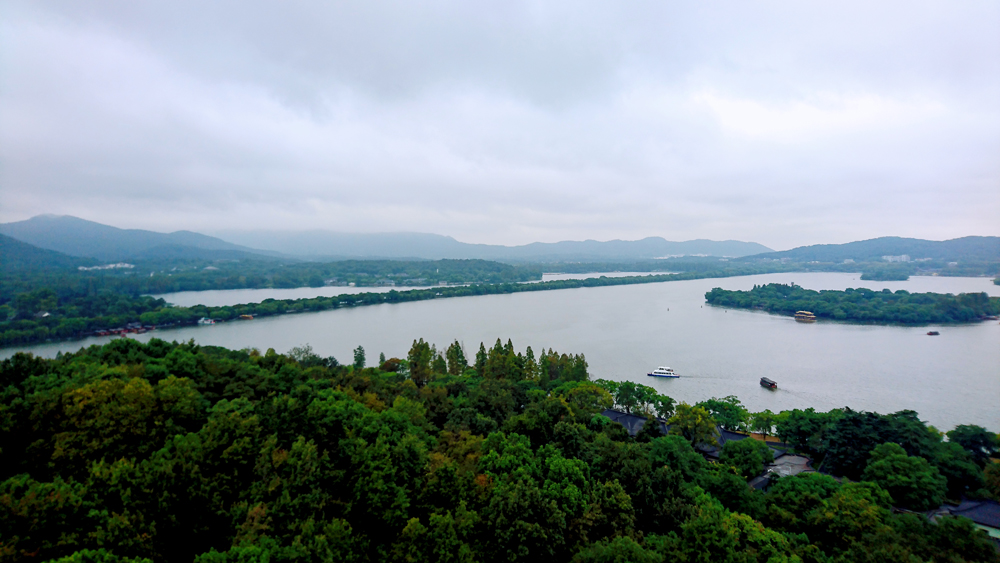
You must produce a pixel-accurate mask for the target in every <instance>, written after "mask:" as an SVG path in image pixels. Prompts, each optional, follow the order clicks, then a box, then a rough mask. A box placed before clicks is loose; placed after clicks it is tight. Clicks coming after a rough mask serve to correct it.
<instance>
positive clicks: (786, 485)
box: [0, 339, 1000, 563]
mask: <svg viewBox="0 0 1000 563" xmlns="http://www.w3.org/2000/svg"><path fill="white" fill-rule="evenodd" d="M470 356H471V357H470ZM366 363H367V362H366V354H365V352H364V350H363V349H362V348H360V347H359V348H357V349H356V350H355V354H354V363H353V364H352V365H346V366H345V365H341V364H340V363H339V362H338V361H337V360H336V359H335V358H332V357H327V358H323V357H320V356H318V355H317V354H315V353H314V352H313V351H312V349H311V348H309V347H308V346H305V347H302V348H296V349H293V350H291V351H290V352H289V353H287V354H278V353H276V352H275V351H274V350H267V351H266V352H263V353H262V352H260V351H258V350H240V351H235V350H227V349H224V348H218V347H203V346H198V345H196V344H195V343H194V342H187V343H176V342H174V343H168V342H165V341H162V340H158V339H153V340H151V341H149V342H148V343H145V344H144V343H140V342H137V341H135V340H131V339H121V340H115V341H113V342H110V343H108V344H106V345H104V346H91V347H89V348H86V349H81V350H80V351H78V352H76V353H71V354H62V355H60V356H57V357H56V358H55V359H51V360H47V359H41V358H38V357H34V356H32V355H30V354H24V353H19V354H16V355H14V356H13V357H11V358H9V359H6V360H3V361H2V362H0V393H2V395H3V396H2V398H0V452H2V456H3V463H2V464H0V561H5V562H6V561H12V562H13V561H59V562H64V563H69V562H85V561H87V562H89V561H97V562H102V563H115V562H118V563H121V562H147V561H164V562H167V561H170V562H174V561H194V562H196V563H221V562H264V561H270V562H275V563H278V562H286V561H287V562H292V561H295V562H300V561H394V562H395V561H399V562H416V561H421V562H423V561H426V562H446V561H447V562H456V561H457V562H472V561H480V562H484V563H492V562H501V561H553V562H563V561H575V562H580V563H584V562H608V561H640V562H651V563H659V562H668V561H704V562H707V561H733V562H747V563H749V562H760V563H764V562H768V563H776V562H817V563H828V562H830V563H832V562H855V561H871V562H875V561H909V562H924V561H926V562H929V561H948V562H953V563H961V562H973V561H976V562H997V561H1000V558H998V555H997V552H996V550H995V549H994V547H993V545H992V544H991V543H990V541H989V539H988V537H987V536H986V534H985V533H984V532H983V531H981V530H979V529H977V528H976V527H975V526H974V525H973V524H972V522H971V521H969V520H966V519H963V518H957V517H950V516H944V517H941V518H938V519H936V520H933V521H932V520H930V519H928V518H927V517H925V516H924V515H922V514H913V513H895V512H893V511H891V510H890V507H892V506H897V507H908V508H912V509H918V510H921V509H924V508H927V507H929V506H933V505H935V504H936V503H938V502H939V501H940V500H941V499H942V498H945V497H947V498H957V497H958V496H960V495H967V496H990V495H992V496H994V497H996V495H998V494H1000V475H998V471H997V469H998V467H1000V465H998V464H996V463H991V462H990V456H991V455H994V454H996V451H997V436H996V435H995V434H992V433H990V432H988V431H987V430H985V429H983V428H979V427H977V426H959V427H957V428H955V429H953V430H952V431H951V432H949V433H948V434H947V439H945V435H943V434H942V433H940V432H939V431H937V430H936V429H934V428H932V427H929V426H927V425H925V424H924V423H923V422H921V421H920V420H919V419H918V418H917V415H916V413H913V412H910V411H904V412H900V413H895V414H891V415H879V414H876V413H869V412H858V411H853V410H850V409H838V410H835V411H831V412H827V413H817V412H814V411H812V410H804V411H790V412H784V413H777V414H773V415H770V416H768V415H767V413H757V414H755V415H751V414H749V413H747V412H746V411H745V409H744V408H743V407H742V405H740V403H739V401H738V400H736V399H735V398H733V397H725V398H722V399H710V400H708V401H705V402H702V403H699V404H697V405H688V404H684V403H680V404H675V402H674V401H673V400H672V399H670V398H669V397H665V396H662V395H658V394H657V393H656V392H655V391H651V390H649V389H648V388H644V387H643V386H638V387H635V386H633V387H631V388H629V387H628V386H625V385H624V384H612V383H610V382H606V381H601V382H594V381H591V380H590V376H589V374H588V372H587V363H586V359H585V358H584V357H583V356H582V355H579V354H565V353H558V352H555V351H553V350H546V351H542V352H541V353H539V354H537V355H536V354H535V353H534V352H533V351H532V349H531V348H528V349H526V350H524V351H523V352H521V351H515V349H514V346H513V344H512V343H511V342H510V341H507V343H506V344H504V343H502V342H501V341H500V340H497V342H496V344H495V345H494V346H493V347H492V348H490V349H487V348H486V347H485V346H484V345H482V344H481V345H480V346H479V349H478V351H477V352H476V353H475V354H474V355H473V354H469V355H467V354H466V351H465V350H464V349H463V347H462V346H461V345H459V343H458V342H454V343H452V344H450V345H449V346H448V347H446V348H444V349H443V350H439V349H437V348H436V347H435V346H432V345H431V344H429V343H427V342H424V341H423V340H422V339H420V340H416V341H414V342H413V346H412V347H411V348H410V350H409V352H408V354H406V357H405V358H388V359H384V356H380V358H379V365H377V366H374V367H367V366H366ZM470 364H471V365H470ZM612 405H617V407H618V408H622V409H628V410H630V411H631V412H633V413H636V414H639V415H647V416H654V415H659V416H662V417H665V418H667V420H669V422H670V425H671V426H670V432H671V434H670V435H667V436H662V435H659V430H658V428H659V425H658V424H646V425H645V426H644V427H643V430H642V431H641V432H639V434H638V435H637V436H635V437H630V436H629V434H628V433H627V432H626V431H625V429H624V428H623V427H622V426H620V425H619V424H617V423H614V422H612V421H611V420H610V419H609V418H607V417H605V416H603V415H602V414H601V413H602V412H603V411H604V409H606V408H608V407H610V406H612ZM715 422H719V423H722V424H724V425H725V426H726V427H729V428H733V429H740V428H746V427H747V425H751V426H753V425H757V426H759V427H765V426H766V428H767V430H768V431H769V432H774V433H777V434H778V435H779V436H781V437H782V439H783V440H785V441H786V442H788V443H789V444H791V445H793V446H794V447H795V448H796V449H799V450H800V451H803V452H806V453H808V454H810V455H812V456H814V458H815V459H816V463H817V465H818V466H819V467H820V468H821V469H822V470H823V471H824V472H825V473H805V474H801V475H798V476H794V477H783V478H780V479H778V480H777V482H776V483H775V484H773V485H772V486H771V487H770V489H769V490H768V491H767V492H766V493H761V492H759V491H757V490H754V489H753V488H751V487H749V486H748V484H747V481H746V479H747V477H749V476H752V475H753V474H755V473H757V472H758V471H759V470H760V469H761V467H762V465H763V463H765V462H766V461H767V460H768V456H769V455H770V450H769V449H767V448H766V447H761V446H762V444H761V443H759V442H757V441H756V440H753V439H746V440H741V441H738V442H729V443H727V444H726V446H725V447H724V449H723V451H722V456H721V458H720V462H718V463H709V462H707V461H706V459H705V458H704V457H702V455H700V454H699V453H698V452H697V450H696V447H697V446H699V445H701V444H702V443H703V442H706V441H710V440H712V439H713V438H712V436H711V435H710V434H706V433H705V432H704V431H703V429H704V427H705V426H706V425H711V426H713V427H714V424H715ZM827 473H828V474H827Z"/></svg>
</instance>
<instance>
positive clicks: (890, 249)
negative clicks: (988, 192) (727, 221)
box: [743, 237, 1000, 262]
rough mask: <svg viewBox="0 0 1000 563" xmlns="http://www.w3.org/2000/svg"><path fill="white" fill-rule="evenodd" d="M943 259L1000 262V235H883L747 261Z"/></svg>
mask: <svg viewBox="0 0 1000 563" xmlns="http://www.w3.org/2000/svg"><path fill="white" fill-rule="evenodd" d="M903 254H906V255H908V256H910V258H911V259H913V260H916V259H920V258H930V259H932V260H943V261H957V262H963V261H970V262H1000V237H962V238H957V239H951V240H945V241H933V240H922V239H915V238H901V237H881V238H875V239H870V240H862V241H857V242H849V243H846V244H817V245H813V246H802V247H799V248H793V249H791V250H785V251H782V252H768V253H764V254H757V255H755V256H753V257H747V258H743V259H744V260H759V259H783V258H787V259H789V260H794V261H796V262H811V261H817V262H843V261H844V260H854V261H855V262H880V261H882V257H883V256H901V255H903Z"/></svg>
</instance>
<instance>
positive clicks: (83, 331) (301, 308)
mask: <svg viewBox="0 0 1000 563" xmlns="http://www.w3.org/2000/svg"><path fill="white" fill-rule="evenodd" d="M758 270H759V268H757V267H755V266H745V267H742V266H741V267H738V268H729V269H726V270H717V271H705V272H688V273H679V274H661V275H648V276H627V277H614V278H609V277H603V276H602V277H599V278H588V279H582V280H556V281H547V282H538V283H500V284H470V285H463V286H439V287H431V288H427V289H412V290H407V291H396V290H391V291H388V292H385V293H374V292H371V293H358V294H346V295H336V296H330V297H326V296H320V297H313V298H305V299H265V300H264V301H262V302H260V303H246V304H241V305H233V306H222V307H208V306H204V305H196V306H193V307H174V306H171V305H169V304H167V303H166V301H164V300H163V299H158V298H154V297H151V296H148V295H140V296H132V295H127V294H114V293H104V292H101V293H97V294H95V295H90V294H83V295H70V296H60V295H59V294H58V293H56V292H55V291H54V290H52V289H51V288H47V287H45V288H40V289H36V290H33V291H30V292H26V293H21V294H18V295H17V296H16V297H15V298H14V299H13V301H12V302H10V303H8V304H4V305H0V319H3V320H0V346H19V345H26V344H32V343H36V342H43V341H46V340H65V339H73V338H83V337H85V336H89V335H92V334H94V333H95V332H97V331H104V330H110V329H115V328H120V327H125V326H126V325H127V324H129V323H139V324H141V325H143V326H155V327H159V328H163V327H169V326H175V325H190V324H194V323H195V322H197V321H198V319H201V318H211V319H215V320H218V321H229V320H234V319H239V318H240V317H241V316H243V315H250V316H254V317H257V316H270V315H281V314H288V313H302V312H307V311H326V310H330V309H338V308H341V307H357V306H363V305H378V304H383V303H405V302H408V301H424V300H427V299H441V298H447V297H467V296H474V295H497V294H508V293H520V292H525V291H549V290H556V289H573V288H582V287H602V286H611V285H630V284H639V283H658V282H667V281H679V280H691V279H701V278H716V277H729V276H740V275H747V274H749V273H757V272H758Z"/></svg>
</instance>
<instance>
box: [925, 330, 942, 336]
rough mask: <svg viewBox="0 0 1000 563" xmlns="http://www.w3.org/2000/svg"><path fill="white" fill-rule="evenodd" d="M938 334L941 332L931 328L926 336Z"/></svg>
mask: <svg viewBox="0 0 1000 563" xmlns="http://www.w3.org/2000/svg"><path fill="white" fill-rule="evenodd" d="M939 334H941V333H940V332H938V331H936V330H932V331H930V332H928V333H927V336H937V335H939Z"/></svg>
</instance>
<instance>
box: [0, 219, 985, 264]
mask: <svg viewBox="0 0 1000 563" xmlns="http://www.w3.org/2000/svg"><path fill="white" fill-rule="evenodd" d="M216 234H217V235H218V236H217V237H215V236H208V235H204V234H200V233H194V232H191V231H176V232H173V233H157V232H153V231H146V230H140V229H119V228H116V227H111V226H108V225H102V224H100V223H95V222H93V221H87V220H84V219H79V218H77V217H70V216H55V215H40V216H38V217H33V218H31V219H28V220H26V221H18V222H15V223H4V224H0V236H2V235H6V236H5V237H4V238H2V239H0V257H2V259H3V260H4V262H5V267H13V266H12V265H14V264H23V265H25V266H28V265H30V264H35V265H38V264H43V263H44V264H50V265H53V267H55V266H56V265H66V266H72V265H87V264H89V263H90V262H86V263H84V262H80V261H79V259H80V258H90V259H97V260H101V261H105V262H116V261H123V260H142V259H147V260H148V259H202V260H217V259H237V260H246V259H257V260H276V259H280V260H291V261H296V260H325V261H333V260H342V259H349V258H389V259H393V258H397V259H399V258H410V259H414V258H415V259H428V260H438V259H442V258H451V259H463V258H464V259H469V258H480V259H485V260H497V261H503V262H615V261H637V260H648V259H655V258H664V257H668V256H697V255H706V256H718V257H732V258H740V257H742V260H755V259H782V258H787V259H790V260H794V261H797V262H811V261H819V262H843V261H844V260H848V259H850V260H854V261H857V262H864V261H880V260H881V259H882V257H883V256H899V255H903V254H907V255H909V256H910V257H911V259H914V260H916V259H919V258H932V259H935V260H960V261H969V262H996V261H1000V237H963V238H958V239H953V240H946V241H930V240H921V239H912V238H900V237H881V238H877V239H871V240H864V241H858V242H851V243H847V244H819V245H813V246H803V247H799V248H794V249H792V250H785V251H782V252H774V251H772V250H771V249H770V248H767V247H766V246H763V245H760V244H757V243H755V242H741V241H734V240H727V241H711V240H690V241H685V242H671V241H667V240H664V239H662V238H660V237H649V238H644V239H642V240H634V241H625V240H611V241H606V242H600V241H595V240H585V241H563V242H555V243H541V242H536V243H532V244H526V245H523V246H500V245H489V244H468V243H464V242H459V241H457V240H455V239H453V238H451V237H447V236H442V235H434V234H424V233H373V234H350V233H337V232H333V231H297V232H290V231H221V232H218V233H216ZM8 237H9V238H8ZM18 241H20V242H18ZM23 243H27V245H32V246H31V247H28V246H27V245H24V244H23ZM34 247H37V248H34ZM48 251H55V252H58V253H62V254H58V255H57V254H54V253H47V252H48ZM73 257H75V258H73Z"/></svg>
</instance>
